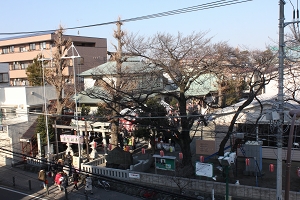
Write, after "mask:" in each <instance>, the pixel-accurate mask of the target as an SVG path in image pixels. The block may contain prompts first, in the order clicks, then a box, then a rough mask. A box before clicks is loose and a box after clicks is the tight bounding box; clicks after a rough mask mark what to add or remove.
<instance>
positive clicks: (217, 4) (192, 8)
mask: <svg viewBox="0 0 300 200" xmlns="http://www.w3.org/2000/svg"><path fill="white" fill-rule="evenodd" d="M248 1H252V0H241V1H240V0H229V1H224V0H219V1H214V2H210V3H205V4H200V5H196V6H190V7H186V8H181V9H176V10H171V11H166V12H161V13H156V14H151V15H145V16H141V17H134V18H129V19H124V20H120V21H111V22H104V23H99V24H91V25H85V26H76V27H70V28H65V30H73V29H82V28H90V27H96V26H105V25H110V24H116V23H117V22H133V21H140V20H145V19H154V18H158V17H166V16H171V15H178V14H184V13H189V12H195V11H200V10H208V9H212V8H218V7H224V6H230V5H234V4H239V3H245V2H248ZM54 31H56V30H55V29H51V30H40V31H27V32H26V31H23V32H10V33H9V32H8V33H0V35H19V34H31V33H45V32H54Z"/></svg>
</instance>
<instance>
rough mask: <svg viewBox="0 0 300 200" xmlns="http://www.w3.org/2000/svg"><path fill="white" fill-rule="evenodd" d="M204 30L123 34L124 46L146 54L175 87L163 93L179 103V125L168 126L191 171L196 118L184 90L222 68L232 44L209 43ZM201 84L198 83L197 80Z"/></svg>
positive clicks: (185, 163) (139, 54)
mask: <svg viewBox="0 0 300 200" xmlns="http://www.w3.org/2000/svg"><path fill="white" fill-rule="evenodd" d="M206 34H207V33H206V32H199V33H192V34H190V35H188V36H183V35H182V34H181V33H178V34H177V35H176V36H173V35H170V34H165V33H158V34H156V35H154V36H153V37H149V38H148V39H146V38H144V37H138V36H136V35H129V36H128V37H127V38H126V50H127V51H128V52H130V53H132V54H134V55H138V56H141V57H143V58H145V59H146V60H147V61H148V62H149V63H153V64H155V65H156V66H157V67H159V68H161V69H162V71H163V73H165V74H166V76H167V77H169V79H170V82H171V85H173V86H174V85H175V86H176V88H177V89H176V90H173V91H170V92H168V93H164V96H169V97H171V98H175V99H176V100H177V102H178V104H179V116H180V127H175V126H173V127H170V128H171V130H172V131H173V132H174V133H175V134H174V135H176V137H172V139H173V140H174V141H176V143H178V144H179V145H180V147H181V151H182V153H183V160H182V165H183V168H184V169H185V170H182V171H185V172H187V171H189V172H190V174H189V175H187V174H185V176H190V175H192V174H193V173H194V172H193V170H192V169H193V164H192V160H191V157H192V153H191V149H190V143H191V141H192V138H191V137H190V131H191V128H192V126H193V123H194V121H195V120H196V119H198V118H199V115H198V114H197V113H191V114H190V115H187V113H188V110H187V101H188V100H189V99H192V98H197V97H195V96H188V95H186V92H187V91H188V90H189V88H190V87H191V84H193V83H194V82H195V80H197V78H199V77H200V76H201V75H203V74H207V73H210V72H211V71H214V70H218V69H221V67H220V66H222V65H224V61H226V60H227V59H228V54H229V53H228V51H231V48H229V47H228V45H227V44H226V43H218V44H214V45H211V44H210V41H211V38H205V36H206ZM199 84H201V83H199Z"/></svg>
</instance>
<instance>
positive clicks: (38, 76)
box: [26, 54, 47, 86]
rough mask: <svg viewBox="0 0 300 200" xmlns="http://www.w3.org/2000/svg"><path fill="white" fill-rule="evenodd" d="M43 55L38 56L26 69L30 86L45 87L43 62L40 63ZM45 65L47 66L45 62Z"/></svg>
mask: <svg viewBox="0 0 300 200" xmlns="http://www.w3.org/2000/svg"><path fill="white" fill-rule="evenodd" d="M40 58H41V55H40V54H39V55H37V57H35V58H34V59H33V63H32V64H31V65H29V66H28V67H27V69H26V75H27V77H28V82H29V85H30V86H41V85H43V68H42V61H39V59H40ZM44 64H47V63H46V62H44Z"/></svg>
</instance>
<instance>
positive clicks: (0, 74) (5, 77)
mask: <svg viewBox="0 0 300 200" xmlns="http://www.w3.org/2000/svg"><path fill="white" fill-rule="evenodd" d="M8 72H9V65H8V63H0V87H7V86H9V74H8Z"/></svg>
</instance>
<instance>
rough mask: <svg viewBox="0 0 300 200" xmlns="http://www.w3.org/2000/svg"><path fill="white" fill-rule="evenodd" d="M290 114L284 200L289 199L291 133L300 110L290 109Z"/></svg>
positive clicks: (299, 115)
mask: <svg viewBox="0 0 300 200" xmlns="http://www.w3.org/2000/svg"><path fill="white" fill-rule="evenodd" d="M289 114H290V116H292V117H293V118H292V123H291V126H290V133H289V141H288V150H287V156H286V169H285V170H286V175H285V198H284V199H285V200H289V198H290V176H291V151H292V145H293V133H294V128H295V121H296V118H297V117H300V110H291V111H290V112H289Z"/></svg>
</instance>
